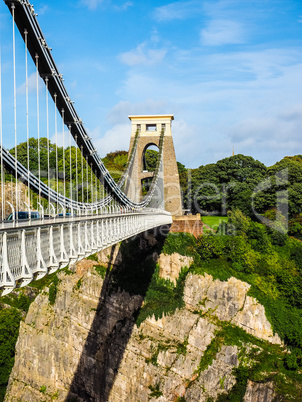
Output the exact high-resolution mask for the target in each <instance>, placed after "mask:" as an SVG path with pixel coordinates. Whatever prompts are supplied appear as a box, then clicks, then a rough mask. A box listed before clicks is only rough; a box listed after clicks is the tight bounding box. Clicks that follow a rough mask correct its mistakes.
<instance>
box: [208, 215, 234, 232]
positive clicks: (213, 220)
mask: <svg viewBox="0 0 302 402" xmlns="http://www.w3.org/2000/svg"><path fill="white" fill-rule="evenodd" d="M228 220H229V218H228V217H227V216H210V215H207V216H202V217H201V221H202V222H203V223H204V224H205V225H207V226H209V227H210V228H211V229H214V230H217V229H218V227H219V225H220V224H221V223H222V222H226V223H227V222H228Z"/></svg>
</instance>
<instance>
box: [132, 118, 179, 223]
mask: <svg viewBox="0 0 302 402" xmlns="http://www.w3.org/2000/svg"><path fill="white" fill-rule="evenodd" d="M129 119H130V121H131V138H130V147H129V155H130V152H131V149H132V147H133V144H134V141H135V138H136V137H137V135H138V140H137V147H136V154H135V158H134V162H133V166H132V169H131V178H130V179H129V181H128V182H127V185H126V188H125V191H126V194H127V195H128V196H129V198H131V199H132V200H133V201H136V202H138V201H140V200H141V198H142V197H143V196H144V194H143V193H144V192H143V191H142V183H146V182H150V181H152V178H153V176H154V171H150V169H148V168H147V165H146V152H147V151H148V149H150V150H152V151H156V148H157V149H159V146H160V137H161V133H163V134H164V143H163V149H162V152H163V153H162V155H163V164H162V176H163V180H162V181H163V183H162V184H163V186H162V187H163V189H162V190H160V189H159V188H158V193H159V192H160V191H163V194H161V195H162V200H163V205H162V207H163V208H165V210H166V211H169V212H170V213H172V214H173V215H178V216H179V215H182V200H181V191H180V184H179V175H178V169H177V163H176V156H175V150H174V144H173V138H172V131H171V123H172V120H173V119H174V116H173V115H172V114H169V115H143V116H132V115H131V116H129ZM155 147H156V148H155ZM154 156H155V155H154ZM144 163H145V165H144ZM155 166H156V165H155ZM144 167H146V169H144ZM158 197H160V194H158Z"/></svg>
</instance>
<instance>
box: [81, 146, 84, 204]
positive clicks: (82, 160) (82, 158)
mask: <svg viewBox="0 0 302 402" xmlns="http://www.w3.org/2000/svg"><path fill="white" fill-rule="evenodd" d="M81 170H82V172H81V174H82V202H83V203H84V157H83V145H81Z"/></svg>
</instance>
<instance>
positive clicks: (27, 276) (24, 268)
mask: <svg viewBox="0 0 302 402" xmlns="http://www.w3.org/2000/svg"><path fill="white" fill-rule="evenodd" d="M33 276H34V275H33V273H32V271H31V269H30V267H29V265H28V262H27V257H26V246H25V229H23V230H22V232H21V279H22V282H21V285H20V286H21V287H23V286H26V285H28V284H29V283H30V282H31V281H32V280H33Z"/></svg>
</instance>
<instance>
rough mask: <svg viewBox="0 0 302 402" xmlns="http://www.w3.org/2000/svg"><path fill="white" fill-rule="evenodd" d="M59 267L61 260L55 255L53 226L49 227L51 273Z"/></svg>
mask: <svg viewBox="0 0 302 402" xmlns="http://www.w3.org/2000/svg"><path fill="white" fill-rule="evenodd" d="M58 268H59V261H58V259H57V257H56V255H55V251H54V246H53V226H52V225H51V226H50V227H49V274H52V273H53V272H56V270H57V269H58Z"/></svg>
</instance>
